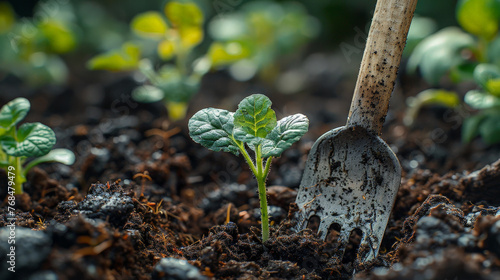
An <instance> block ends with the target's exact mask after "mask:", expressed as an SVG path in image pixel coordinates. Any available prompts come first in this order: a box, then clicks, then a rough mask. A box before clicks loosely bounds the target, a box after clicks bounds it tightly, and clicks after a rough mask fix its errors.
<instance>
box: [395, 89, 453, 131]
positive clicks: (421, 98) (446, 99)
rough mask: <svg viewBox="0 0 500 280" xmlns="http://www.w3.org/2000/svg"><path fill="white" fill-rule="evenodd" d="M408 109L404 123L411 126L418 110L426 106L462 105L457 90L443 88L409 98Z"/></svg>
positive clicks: (426, 91) (425, 91) (449, 106)
mask: <svg viewBox="0 0 500 280" xmlns="http://www.w3.org/2000/svg"><path fill="white" fill-rule="evenodd" d="M407 103H408V109H407V111H406V114H405V116H404V118H403V123H404V124H405V125H407V126H411V125H412V124H413V123H414V122H415V119H416V118H417V115H418V112H419V111H420V109H421V108H422V107H424V106H428V105H440V106H444V107H447V108H455V107H457V106H458V105H460V98H459V97H458V95H457V93H456V92H453V91H447V90H443V89H428V90H424V91H422V92H420V93H419V94H417V96H415V97H413V98H409V99H408V101H407Z"/></svg>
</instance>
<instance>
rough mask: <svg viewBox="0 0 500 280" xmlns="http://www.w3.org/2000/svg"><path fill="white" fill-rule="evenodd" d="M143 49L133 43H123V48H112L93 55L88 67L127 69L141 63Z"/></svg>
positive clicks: (115, 69) (111, 69)
mask: <svg viewBox="0 0 500 280" xmlns="http://www.w3.org/2000/svg"><path fill="white" fill-rule="evenodd" d="M140 54H141V51H140V49H139V47H138V46H137V45H135V44H132V43H125V44H123V46H122V48H121V49H118V50H112V51H109V52H106V53H104V54H100V55H97V56H95V57H93V58H92V59H91V60H90V61H89V62H88V63H87V67H88V68H90V69H92V70H108V71H126V70H133V69H136V68H137V67H138V65H139V59H140Z"/></svg>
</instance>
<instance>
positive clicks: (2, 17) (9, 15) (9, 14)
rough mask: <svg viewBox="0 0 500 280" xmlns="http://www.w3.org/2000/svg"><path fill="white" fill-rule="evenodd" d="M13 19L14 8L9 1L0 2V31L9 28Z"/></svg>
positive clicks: (2, 31)
mask: <svg viewBox="0 0 500 280" xmlns="http://www.w3.org/2000/svg"><path fill="white" fill-rule="evenodd" d="M15 20H16V17H15V15H14V10H13V9H12V7H11V6H10V5H9V3H8V2H0V33H4V32H6V31H8V30H10V29H11V28H12V26H13V25H14V22H15Z"/></svg>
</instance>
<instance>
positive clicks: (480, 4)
mask: <svg viewBox="0 0 500 280" xmlns="http://www.w3.org/2000/svg"><path fill="white" fill-rule="evenodd" d="M496 1H497V0H461V1H460V2H458V4H457V20H458V22H459V23H460V25H461V26H462V27H463V29H465V30H466V31H467V32H469V33H472V34H474V35H477V36H480V37H483V38H485V39H487V40H491V39H492V38H493V37H495V35H496V34H497V32H498V23H499V17H498V15H497V14H496V13H497V11H495V8H496V7H495V5H497V4H496V3H495V2H496Z"/></svg>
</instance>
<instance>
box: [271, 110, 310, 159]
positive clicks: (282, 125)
mask: <svg viewBox="0 0 500 280" xmlns="http://www.w3.org/2000/svg"><path fill="white" fill-rule="evenodd" d="M308 129H309V120H308V119H307V117H306V116H304V115H302V114H295V115H293V116H288V117H285V118H283V119H281V120H279V121H278V123H277V125H276V127H275V128H273V130H271V132H270V133H269V134H268V135H267V137H266V139H268V140H269V141H264V143H263V144H262V157H264V158H267V157H270V156H274V157H277V156H280V155H281V153H283V151H285V150H286V149H288V148H290V146H291V145H292V144H293V143H295V142H297V141H298V140H299V139H300V138H301V137H302V136H303V135H304V134H305V133H306V132H307V130H308Z"/></svg>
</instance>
